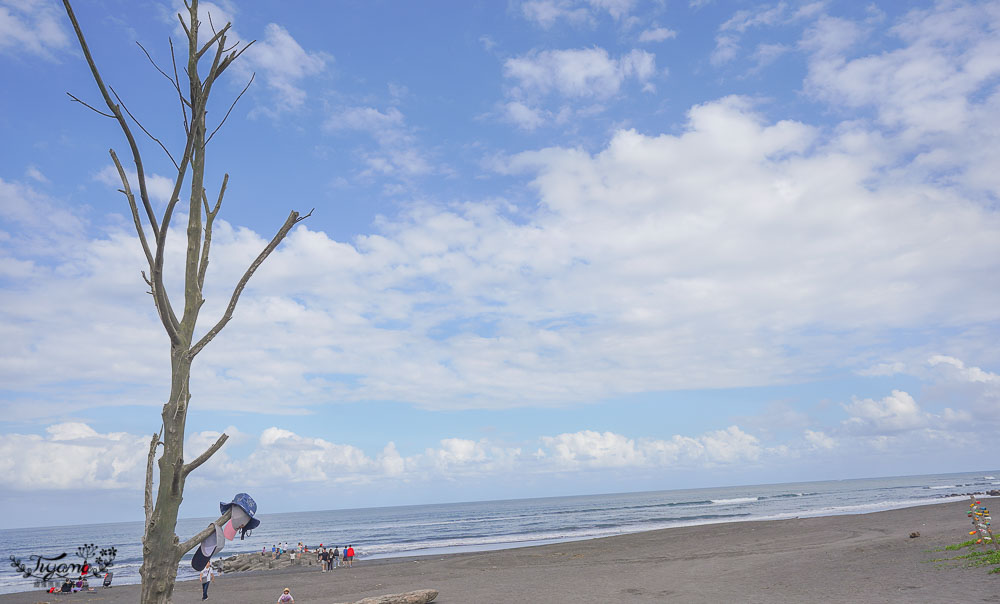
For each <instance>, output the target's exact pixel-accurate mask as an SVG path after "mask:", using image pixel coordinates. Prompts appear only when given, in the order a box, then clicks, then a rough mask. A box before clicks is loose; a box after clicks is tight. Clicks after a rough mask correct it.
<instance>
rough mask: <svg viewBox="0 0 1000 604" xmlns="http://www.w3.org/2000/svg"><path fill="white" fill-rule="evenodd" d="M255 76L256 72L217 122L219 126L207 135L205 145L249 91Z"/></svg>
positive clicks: (210, 140)
mask: <svg viewBox="0 0 1000 604" xmlns="http://www.w3.org/2000/svg"><path fill="white" fill-rule="evenodd" d="M256 75H257V72H254V73H251V74H250V81H249V82H247V85H246V86H244V87H243V91H242V92H240V93H239V94H238V95H237V96H236V100H234V101H233V104H232V105H230V106H229V111H226V115H224V116H223V117H222V121H221V122H219V125H218V126H216V127H215V130H212V133H211V134H209V135H208V138H207V139H205V145H208V143H210V142H212V137H213V136H215V133H216V132H218V131H219V128H222V125H223V124H225V123H226V120H227V119H229V114H230V113H232V112H233V108H234V107H236V103H238V102H240V98H242V97H243V94H244V93H246V91H247V90H249V88H250V84H253V79H254V76H256Z"/></svg>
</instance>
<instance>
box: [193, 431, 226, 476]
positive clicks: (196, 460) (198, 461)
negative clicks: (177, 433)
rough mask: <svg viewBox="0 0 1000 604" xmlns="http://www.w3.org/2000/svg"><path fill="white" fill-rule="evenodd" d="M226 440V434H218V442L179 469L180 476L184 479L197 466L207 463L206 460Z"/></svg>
mask: <svg viewBox="0 0 1000 604" xmlns="http://www.w3.org/2000/svg"><path fill="white" fill-rule="evenodd" d="M227 440H229V435H228V434H226V433H225V432H223V433H222V434H220V435H219V438H218V440H216V441H215V442H214V443H213V444H212V446H211V447H209V448H208V449H205V452H204V453H202V454H201V455H199V456H198V457H195V458H194V459H192V460H191V461H190V462H188V463H186V464H184V467H183V468H182V469H181V475H182V476H185V477H186V476H187V475H188V474H190V473H191V472H193V471H194V470H195V469H196V468H197V467H198V466H200V465H201V464H203V463H205V462H206V461H208V458H209V457H211V456H213V455H215V452H216V451H218V450H219V449H220V448H221V447H222V445H224V444H226V441H227Z"/></svg>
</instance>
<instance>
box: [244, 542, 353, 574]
mask: <svg viewBox="0 0 1000 604" xmlns="http://www.w3.org/2000/svg"><path fill="white" fill-rule="evenodd" d="M314 551H315V552H316V559H317V560H319V562H320V568H321V569H322V570H323V572H326V571H328V570H333V569H335V568H339V567H340V566H346V567H348V568H350V567H351V566H352V565H353V564H354V546H353V545H347V546H345V547H344V552H343V556H341V552H340V546H337V545H335V546H333V547H332V548H326V547H323V544H322V543H320V544H319V549H316V550H314ZM308 553H309V546H308V545H305V544H303V543H302V542H301V541H299V543H298V545H296V546H295V549H294V550H292V551H289V549H288V542H287V541H284V542H281V543H275V544H274V545H272V546H271V558H272V559H278V558H280V557H281V556H282V555H283V554H300V555H301V554H308ZM260 555H261V556H267V546H264V547H262V548H261V549H260ZM341 558H343V564H341Z"/></svg>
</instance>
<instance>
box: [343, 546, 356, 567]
mask: <svg viewBox="0 0 1000 604" xmlns="http://www.w3.org/2000/svg"><path fill="white" fill-rule="evenodd" d="M344 562H347V568H351V563H352V562H354V546H353V545H348V546H347V549H345V550H344Z"/></svg>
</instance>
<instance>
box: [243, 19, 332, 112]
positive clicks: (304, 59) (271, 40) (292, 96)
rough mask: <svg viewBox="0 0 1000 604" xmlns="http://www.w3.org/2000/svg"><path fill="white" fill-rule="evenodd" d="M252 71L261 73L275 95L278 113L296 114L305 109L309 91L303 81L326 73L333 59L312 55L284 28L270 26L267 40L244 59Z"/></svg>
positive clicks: (267, 31)
mask: <svg viewBox="0 0 1000 604" xmlns="http://www.w3.org/2000/svg"><path fill="white" fill-rule="evenodd" d="M243 56H244V57H247V65H248V66H249V68H251V69H253V70H257V71H261V72H263V74H264V82H265V83H266V85H267V86H268V88H270V89H271V90H272V91H273V92H274V94H275V102H274V104H273V107H272V109H271V110H272V111H274V112H284V111H294V110H296V109H299V108H301V107H302V105H303V104H304V103H305V100H306V91H305V89H304V88H303V86H302V81H303V80H305V79H306V78H308V77H310V76H314V75H317V74H319V73H322V72H323V69H324V68H325V67H326V64H327V63H328V62H329V61H331V60H332V58H331V57H330V56H329V55H327V54H325V53H322V52H308V51H306V50H305V49H303V48H302V46H300V45H299V43H298V42H297V41H296V40H295V38H294V37H292V35H291V34H290V33H289V32H288V30H286V29H285V28H284V27H282V26H280V25H278V24H277V23H268V24H267V27H265V28H264V39H263V40H257V42H256V43H254V45H253V47H252V48H251V49H250V50H249V51H247V53H246V54H244V55H243Z"/></svg>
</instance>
